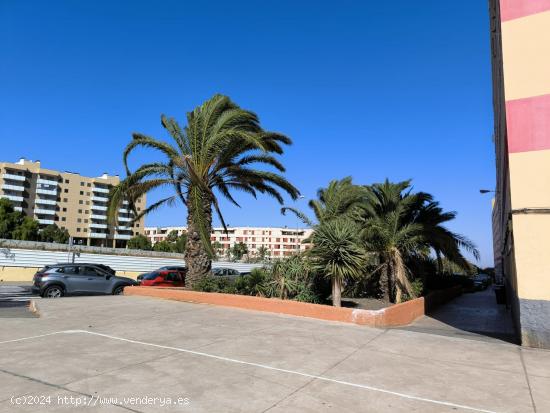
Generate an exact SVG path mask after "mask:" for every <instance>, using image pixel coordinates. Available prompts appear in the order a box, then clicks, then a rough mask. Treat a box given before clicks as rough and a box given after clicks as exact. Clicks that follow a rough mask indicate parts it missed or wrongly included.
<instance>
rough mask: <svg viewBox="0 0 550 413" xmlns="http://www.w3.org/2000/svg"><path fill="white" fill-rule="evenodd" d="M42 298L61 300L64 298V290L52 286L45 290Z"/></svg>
mask: <svg viewBox="0 0 550 413" xmlns="http://www.w3.org/2000/svg"><path fill="white" fill-rule="evenodd" d="M42 296H43V297H44V298H61V297H63V288H61V287H60V286H58V285H52V286H51V287H48V288H46V289H45V290H44V294H42Z"/></svg>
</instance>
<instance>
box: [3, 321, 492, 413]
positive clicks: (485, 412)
mask: <svg viewBox="0 0 550 413" xmlns="http://www.w3.org/2000/svg"><path fill="white" fill-rule="evenodd" d="M57 334H90V335H94V336H99V337H105V338H109V339H111V340H118V341H124V342H126V343H132V344H139V345H142V346H149V347H155V348H162V349H166V350H173V351H178V352H181V353H187V354H193V355H196V356H202V357H208V358H211V359H215V360H222V361H225V362H229V363H235V364H243V365H247V366H253V367H258V368H261V369H266V370H272V371H278V372H281V373H287V374H293V375H296V376H302V377H308V378H311V379H315V380H320V381H325V382H329V383H335V384H341V385H343V386H349V387H356V388H360V389H365V390H370V391H374V392H378V393H384V394H391V395H393V396H397V397H401V398H404V399H409V400H416V401H421V402H426V403H432V404H436V405H440V406H447V407H452V408H457V409H463V410H469V411H475V412H481V413H497V412H495V411H493V410H486V409H480V408H477V407H472V406H466V405H462V404H456V403H451V402H446V401H441V400H434V399H428V398H425V397H419V396H413V395H410V394H405V393H399V392H395V391H391V390H386V389H381V388H378V387H373V386H368V385H366V384H358V383H352V382H348V381H343V380H336V379H331V378H328V377H324V376H317V375H315V374H309V373H304V372H300V371H295V370H287V369H281V368H278V367H273V366H268V365H266V364H259V363H253V362H249V361H243V360H237V359H232V358H228V357H223V356H217V355H215V354H209V353H203V352H201V351H194V350H188V349H185V348H180V347H172V346H164V345H161V344H155V343H147V342H145V341H138V340H130V339H128V338H123V337H116V336H112V335H109V334H102V333H96V332H94V331H87V330H63V331H55V332H53V333H48V334H41V335H37V336H31V337H23V338H18V339H14V340H7V341H0V344H5V343H13V342H17V341H24V340H31V339H35V338H40V337H47V336H53V335H57Z"/></svg>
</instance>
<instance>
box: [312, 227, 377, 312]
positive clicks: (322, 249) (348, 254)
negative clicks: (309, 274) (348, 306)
mask: <svg viewBox="0 0 550 413" xmlns="http://www.w3.org/2000/svg"><path fill="white" fill-rule="evenodd" d="M358 233H359V231H358V228H357V224H356V223H355V222H354V221H352V220H351V219H347V218H337V219H332V220H329V221H326V222H323V223H321V224H320V225H318V226H317V227H316V228H315V231H314V232H313V235H312V239H311V242H312V244H313V247H312V248H311V249H310V250H309V251H308V253H309V255H310V256H311V257H312V263H313V264H312V266H313V269H314V270H316V271H317V272H318V273H319V274H322V275H324V276H325V277H327V278H330V279H331V282H332V305H333V306H335V307H341V306H342V287H343V284H344V280H347V279H355V278H359V277H360V276H361V275H362V274H363V270H364V268H365V266H366V264H367V255H366V253H365V250H364V248H363V247H362V246H361V245H360V243H359V237H358Z"/></svg>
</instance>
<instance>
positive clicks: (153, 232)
mask: <svg viewBox="0 0 550 413" xmlns="http://www.w3.org/2000/svg"><path fill="white" fill-rule="evenodd" d="M171 231H177V232H178V234H179V235H181V234H182V233H184V232H186V231H187V228H186V227H146V228H145V235H146V236H147V237H148V238H149V240H150V241H151V243H153V244H154V243H156V242H159V241H163V240H165V239H166V236H167V235H168V234H169V233H170V232H171ZM311 233H312V230H311V229H309V228H305V229H299V228H294V229H292V228H281V227H228V228H227V233H226V232H225V231H224V229H223V228H221V227H219V228H214V229H213V230H212V234H211V237H210V239H211V241H212V243H214V242H217V243H219V244H220V246H221V248H220V249H221V250H222V253H223V252H225V253H227V251H228V250H229V249H230V248H233V246H234V245H235V244H237V243H239V242H242V243H244V244H246V246H247V248H248V251H249V254H251V255H256V254H257V253H258V250H259V249H260V248H261V247H265V248H267V250H268V251H269V256H270V257H272V258H278V257H279V258H280V257H286V256H289V255H292V254H295V253H296V252H299V251H304V250H305V249H307V248H308V247H309V246H308V245H307V244H303V243H302V241H303V240H305V239H306V238H308V237H309V236H310V235H311Z"/></svg>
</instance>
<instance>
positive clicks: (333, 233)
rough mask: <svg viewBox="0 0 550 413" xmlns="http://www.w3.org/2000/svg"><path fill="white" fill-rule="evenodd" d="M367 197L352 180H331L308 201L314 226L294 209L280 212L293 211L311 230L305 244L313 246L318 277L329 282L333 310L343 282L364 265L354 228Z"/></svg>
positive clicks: (354, 276)
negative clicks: (313, 218) (314, 197)
mask: <svg viewBox="0 0 550 413" xmlns="http://www.w3.org/2000/svg"><path fill="white" fill-rule="evenodd" d="M366 195H367V192H366V190H365V188H364V187H361V186H357V185H354V184H353V182H352V178H351V177H346V178H343V179H341V180H333V181H331V182H330V183H329V185H328V187H327V188H321V189H319V190H318V191H317V199H312V200H311V201H309V203H308V205H309V207H310V208H311V209H312V210H313V213H314V215H315V218H316V220H317V224H315V223H314V222H313V221H312V220H311V219H310V218H308V217H307V215H305V214H304V213H303V212H301V211H299V210H297V209H295V208H290V207H284V208H282V210H281V212H282V213H283V214H285V213H286V212H287V211H291V212H293V213H294V214H296V215H297V216H298V218H300V219H301V220H302V221H303V222H304V223H305V224H307V225H309V226H311V227H313V229H314V231H313V234H312V236H311V237H310V238H309V239H307V240H306V241H305V242H308V243H311V244H313V247H312V249H310V250H309V251H308V255H309V256H310V257H312V259H313V261H314V263H315V264H314V268H315V269H316V270H317V271H319V274H322V275H323V276H325V277H328V278H330V279H331V281H332V303H333V305H334V306H336V307H340V306H341V305H342V304H341V302H342V300H341V295H342V286H343V282H344V280H345V279H348V278H357V277H359V276H360V275H362V273H363V270H364V269H365V266H366V265H367V255H366V254H365V252H364V250H363V249H362V248H361V247H360V246H359V245H358V242H359V239H358V237H357V234H358V233H359V228H358V227H357V226H356V225H354V222H355V220H357V219H358V218H359V213H360V211H361V209H360V208H361V207H362V205H363V204H364V202H365V200H366V198H365V196H366Z"/></svg>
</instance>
